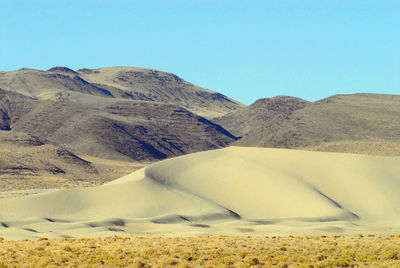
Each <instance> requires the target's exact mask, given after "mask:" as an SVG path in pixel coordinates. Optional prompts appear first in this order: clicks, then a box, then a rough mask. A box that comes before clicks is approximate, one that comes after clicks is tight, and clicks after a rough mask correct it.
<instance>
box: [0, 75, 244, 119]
mask: <svg viewBox="0 0 400 268" xmlns="http://www.w3.org/2000/svg"><path fill="white" fill-rule="evenodd" d="M0 88H2V89H4V90H8V91H13V92H18V93H21V94H24V95H26V96H29V97H34V98H37V99H42V100H46V99H57V98H59V95H60V94H69V95H72V96H75V93H84V94H87V95H92V96H101V97H104V98H124V99H130V100H142V101H149V102H163V103H168V104H174V105H179V106H181V107H184V108H186V109H188V110H190V111H192V112H194V113H196V114H198V115H201V116H204V117H207V118H212V117H217V116H221V115H224V114H226V113H228V112H231V111H235V110H237V109H240V108H243V107H245V106H244V105H243V104H241V103H239V102H237V101H234V100H232V99H229V98H228V97H226V96H224V95H222V94H220V93H217V92H214V91H211V90H208V89H203V88H200V87H198V86H195V85H193V84H191V83H189V82H187V81H185V80H183V79H181V78H180V77H178V76H176V75H174V74H172V73H167V72H161V71H158V70H153V69H145V68H134V67H111V68H99V69H80V70H78V71H73V70H71V69H69V68H66V67H54V68H51V69H49V70H47V71H41V70H35V69H27V68H23V69H20V70H18V71H12V72H0ZM78 96H80V95H78ZM75 97H76V96H75Z"/></svg>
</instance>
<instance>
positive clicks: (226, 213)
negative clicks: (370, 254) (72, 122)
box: [0, 147, 400, 239]
mask: <svg viewBox="0 0 400 268" xmlns="http://www.w3.org/2000/svg"><path fill="white" fill-rule="evenodd" d="M399 174H400V158H399V157H382V156H366V155H355V154H342V153H323V152H310V151H296V150H285V149H267V148H244V147H231V148H225V149H221V150H214V151H207V152H201V153H195V154H190V155H185V156H182V157H177V158H173V159H169V160H165V161H161V162H158V163H155V164H152V165H150V166H148V167H146V168H144V169H141V170H139V171H136V172H133V173H132V174H130V175H127V176H125V177H122V178H120V179H118V180H115V181H112V182H110V183H107V184H104V185H102V186H98V187H91V188H75V189H64V190H59V191H51V192H42V193H40V194H35V195H30V196H27V197H17V198H4V199H1V200H0V223H1V225H0V236H2V237H4V238H6V239H22V238H33V239H35V238H38V237H42V236H43V235H44V234H45V235H46V236H48V237H49V238H57V237H67V238H69V237H105V236H113V235H118V236H131V235H134V236H138V235H149V236H160V235H169V236H197V235H221V234H223V235H251V236H255V237H257V236H258V237H263V236H265V235H289V234H294V235H323V234H327V233H328V234H331V235H332V234H342V235H343V234H344V235H356V234H359V233H362V234H370V233H372V234H377V235H390V234H397V233H400V217H399V215H400V207H399V206H398V204H400V195H399V194H398V193H399V192H400V177H399Z"/></svg>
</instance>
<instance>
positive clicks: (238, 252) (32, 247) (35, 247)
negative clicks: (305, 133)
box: [0, 236, 400, 267]
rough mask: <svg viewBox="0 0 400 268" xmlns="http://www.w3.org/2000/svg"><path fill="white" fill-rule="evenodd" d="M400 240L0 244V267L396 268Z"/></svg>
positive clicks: (204, 239) (141, 240) (189, 239)
mask: <svg viewBox="0 0 400 268" xmlns="http://www.w3.org/2000/svg"><path fill="white" fill-rule="evenodd" d="M399 259H400V237H398V236H389V237H373V236H370V237H368V236H366V237H363V236H357V237H344V236H334V237H328V236H321V237H311V236H307V237H298V236H296V237H293V236H289V237H271V238H269V237H265V238H255V237H231V236H212V237H202V236H199V237H152V238H143V237H136V238H121V237H108V238H81V239H50V240H47V239H39V240H20V241H0V267H29V266H34V267H57V266H72V267H103V266H108V267H126V266H128V267H172V266H177V267H199V266H205V267H209V266H210V267H250V266H254V267H356V266H357V267H371V266H374V267H400V260H399Z"/></svg>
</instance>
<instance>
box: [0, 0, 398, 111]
mask: <svg viewBox="0 0 400 268" xmlns="http://www.w3.org/2000/svg"><path fill="white" fill-rule="evenodd" d="M399 50H400V1H398V0H393V1H388V0H374V1H371V0H353V1H352V0H276V1H272V0H260V1H257V0H168V1H165V0H164V1H163V0H146V1H144V0H142V1H135V0H131V1H128V0H114V1H111V0H108V1H107V0H79V1H77V0H57V1H54V0H0V71H10V70H17V69H20V68H23V67H26V68H34V69H40V70H46V69H49V68H51V67H54V66H66V67H69V68H71V69H74V70H76V69H80V68H100V67H110V66H136V67H146V68H155V69H158V70H162V71H167V72H172V73H174V74H176V75H178V76H180V77H181V78H183V79H185V80H187V81H189V82H191V83H193V84H196V85H198V86H201V87H204V88H208V89H211V90H214V91H218V92H220V93H222V94H224V95H227V96H229V97H231V98H233V99H236V100H238V101H240V102H243V103H245V104H251V103H252V102H254V101H256V100H257V99H259V98H264V97H272V96H277V95H289V96H296V97H301V98H303V99H306V100H310V101H315V100H318V99H321V98H325V97H328V96H331V95H334V94H352V93H359V92H371V93H386V94H400V51H399Z"/></svg>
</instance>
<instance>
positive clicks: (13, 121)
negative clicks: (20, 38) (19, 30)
mask: <svg viewBox="0 0 400 268" xmlns="http://www.w3.org/2000/svg"><path fill="white" fill-rule="evenodd" d="M243 107H244V105H243V104H240V103H238V102H236V101H233V100H231V99H229V98H227V97H225V96H223V95H221V94H219V93H216V92H213V91H210V90H206V89H202V88H200V87H197V86H195V85H193V84H190V83H189V82H186V81H184V80H183V79H181V78H179V77H178V76H176V75H173V74H171V73H165V72H161V71H157V70H151V69H143V68H131V67H115V68H101V69H94V70H91V69H81V70H78V71H74V70H71V69H68V68H66V67H54V68H51V69H49V70H47V71H40V70H34V69H21V70H18V71H13V72H0V178H1V183H0V184H1V185H0V188H1V189H3V190H4V189H9V188H13V189H14V188H21V187H22V186H21V185H24V186H23V187H22V188H24V187H25V188H32V187H34V185H36V186H35V187H36V188H37V187H44V188H48V187H52V186H57V187H64V186H65V187H69V186H73V185H76V184H79V185H90V184H91V183H95V184H97V183H99V182H104V181H109V180H111V179H114V178H117V177H118V176H122V175H125V174H126V173H129V172H131V171H133V170H136V169H137V168H139V167H142V166H144V165H146V164H147V163H148V162H152V161H156V160H160V159H165V158H168V157H174V156H178V155H182V154H187V153H192V152H198V151H204V150H210V149H217V148H222V147H226V146H228V145H229V144H230V143H232V142H234V141H235V140H237V138H236V137H235V136H234V135H232V134H231V133H229V132H228V131H226V130H225V129H223V128H222V127H221V126H219V125H217V124H215V123H213V122H212V121H210V120H209V119H207V118H206V117H203V116H202V115H204V116H207V117H208V118H211V117H215V116H220V115H223V114H226V113H228V112H230V111H234V110H237V109H241V108H243ZM60 152H61V153H60ZM71 159H73V160H74V161H73V162H70V160H71ZM92 161H94V162H92ZM132 161H133V162H140V163H137V164H134V163H132ZM129 162H131V163H129ZM120 171H121V172H120ZM18 181H19V183H20V184H21V185H18V183H17V182H18ZM20 186H21V187H20Z"/></svg>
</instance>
